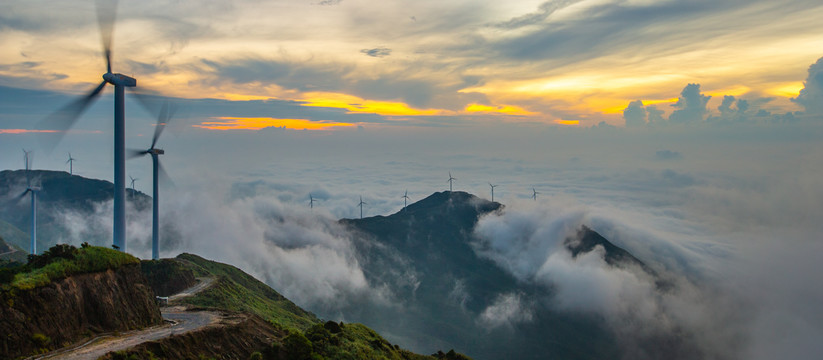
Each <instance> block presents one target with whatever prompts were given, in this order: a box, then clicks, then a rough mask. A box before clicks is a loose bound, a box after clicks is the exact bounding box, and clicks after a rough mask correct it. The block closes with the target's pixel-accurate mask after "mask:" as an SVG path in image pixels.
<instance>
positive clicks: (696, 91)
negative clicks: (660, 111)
mask: <svg viewBox="0 0 823 360" xmlns="http://www.w3.org/2000/svg"><path fill="white" fill-rule="evenodd" d="M709 99H711V96H706V95H703V94H702V93H700V84H688V85H686V87H685V88H683V91H681V92H680V98H678V99H677V102H676V103H674V104H673V105H672V106H673V107H674V108H676V109H677V110H675V111H673V112H672V114H671V115H669V121H671V122H673V123H680V124H686V123H696V122H701V121H703V119H704V117H705V116H706V111H707V110H706V105H707V104H708V103H709Z"/></svg>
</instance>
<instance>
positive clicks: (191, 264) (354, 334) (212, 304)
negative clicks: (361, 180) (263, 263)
mask: <svg viewBox="0 0 823 360" xmlns="http://www.w3.org/2000/svg"><path fill="white" fill-rule="evenodd" d="M173 261H177V262H179V264H180V265H181V266H169V265H168V264H166V266H164V268H165V269H167V270H166V271H177V272H179V271H193V272H194V274H195V275H196V276H198V277H204V276H212V277H216V280H215V283H214V284H212V285H211V286H210V287H209V288H207V289H205V290H203V291H201V292H199V293H197V294H196V295H194V296H190V297H185V298H182V299H180V300H178V301H180V302H181V303H185V304H189V305H193V306H199V307H208V308H215V309H226V310H232V311H238V312H247V313H252V314H255V315H258V316H260V317H261V318H262V319H264V320H266V321H267V322H268V323H269V324H271V325H272V326H274V327H275V328H276V329H278V330H277V332H278V333H280V334H281V337H279V338H276V339H275V340H274V341H273V343H272V344H271V345H270V346H269V347H267V348H265V349H259V350H260V352H257V353H256V354H259V355H257V356H256V358H260V359H383V360H390V359H391V360H395V359H397V360H401V359H438V358H439V359H459V360H464V359H469V358H468V357H466V356H465V355H461V354H457V353H455V352H454V351H450V352H449V353H442V352H439V353H438V354H435V355H433V356H425V355H419V354H415V353H413V352H411V351H408V350H404V349H401V348H400V346H398V345H393V344H391V343H390V342H389V341H388V340H386V339H384V338H383V337H381V336H380V335H379V334H377V332H375V331H374V330H372V329H370V328H368V327H366V326H365V325H362V324H343V323H335V322H333V321H327V322H325V323H323V322H322V320H320V319H319V318H317V317H316V316H315V315H314V314H312V313H310V312H307V311H305V310H303V309H301V308H300V307H298V306H297V305H295V304H294V303H292V302H291V301H290V300H288V299H287V298H285V297H283V296H282V295H281V294H279V293H278V292H277V291H275V290H274V289H272V288H271V287H269V286H268V285H266V284H264V283H262V282H260V281H259V280H257V279H255V278H254V277H252V276H251V275H249V274H246V273H245V272H243V271H242V270H240V269H238V268H236V267H234V266H231V265H227V264H222V263H219V262H215V261H210V260H206V259H204V258H201V257H199V256H197V255H193V254H181V255H179V256H177V258H175V259H173ZM144 263H145V262H144ZM148 268H149V267H145V270H144V272H145V271H146V270H148ZM154 268H157V266H154ZM152 271H156V269H154V270H152ZM166 275H173V274H166ZM166 277H174V276H166ZM124 355H125V354H124ZM142 355H145V354H142Z"/></svg>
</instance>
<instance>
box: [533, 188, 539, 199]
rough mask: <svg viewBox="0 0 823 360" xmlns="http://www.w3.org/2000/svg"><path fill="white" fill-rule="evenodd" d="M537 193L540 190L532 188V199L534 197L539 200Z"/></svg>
mask: <svg viewBox="0 0 823 360" xmlns="http://www.w3.org/2000/svg"><path fill="white" fill-rule="evenodd" d="M537 194H539V192H537V190H535V189H534V188H532V199H534V201H537Z"/></svg>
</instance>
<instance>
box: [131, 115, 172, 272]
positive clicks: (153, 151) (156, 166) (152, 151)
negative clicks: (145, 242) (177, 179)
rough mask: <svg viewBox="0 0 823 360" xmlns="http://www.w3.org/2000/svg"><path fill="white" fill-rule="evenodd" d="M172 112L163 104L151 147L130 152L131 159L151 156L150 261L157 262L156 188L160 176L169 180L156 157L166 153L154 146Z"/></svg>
mask: <svg viewBox="0 0 823 360" xmlns="http://www.w3.org/2000/svg"><path fill="white" fill-rule="evenodd" d="M172 113H173V111H170V110H169V104H168V102H165V103H164V104H163V106H162V108H161V109H160V115H159V116H158V117H157V125H155V126H154V137H153V138H152V139H151V147H150V148H148V150H142V151H140V150H132V152H131V156H130V157H131V158H135V157H140V156H145V155H151V163H152V203H151V258H152V260H157V259H159V258H160V214H159V208H160V206H159V204H160V193H159V186H158V178H159V177H160V176H162V177H163V179H164V180H166V179H169V175H168V174H167V173H166V170H164V169H163V165H161V164H160V159H159V158H158V156H160V155H163V154H165V153H166V152H165V151H164V150H163V149H158V148H156V147H155V146H156V145H157V139H158V138H160V134H162V133H163V129H165V128H166V124H168V122H169V120H170V119H171V115H172Z"/></svg>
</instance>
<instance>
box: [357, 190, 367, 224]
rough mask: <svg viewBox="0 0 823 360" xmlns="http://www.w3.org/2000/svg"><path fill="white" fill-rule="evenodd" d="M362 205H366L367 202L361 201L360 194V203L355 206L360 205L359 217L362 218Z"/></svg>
mask: <svg viewBox="0 0 823 360" xmlns="http://www.w3.org/2000/svg"><path fill="white" fill-rule="evenodd" d="M363 205H367V204H366V203H364V202H363V197H362V196H361V197H360V203H359V204H357V206H359V207H360V218H361V219H362V218H363Z"/></svg>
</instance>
